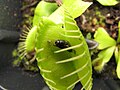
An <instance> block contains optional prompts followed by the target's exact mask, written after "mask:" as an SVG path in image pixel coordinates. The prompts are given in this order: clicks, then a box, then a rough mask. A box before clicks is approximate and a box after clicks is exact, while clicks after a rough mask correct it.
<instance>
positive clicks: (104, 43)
mask: <svg viewBox="0 0 120 90" xmlns="http://www.w3.org/2000/svg"><path fill="white" fill-rule="evenodd" d="M94 38H95V39H94V40H95V41H96V42H98V43H99V46H98V49H105V48H108V47H111V46H115V45H116V41H115V40H114V39H113V38H111V37H110V36H109V34H108V33H107V32H106V31H105V30H104V29H103V28H98V30H97V31H96V32H95V34H94Z"/></svg>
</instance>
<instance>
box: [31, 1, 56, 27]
mask: <svg viewBox="0 0 120 90" xmlns="http://www.w3.org/2000/svg"><path fill="white" fill-rule="evenodd" d="M57 8H58V6H57V4H56V3H49V2H45V1H40V2H39V4H38V5H37V7H36V8H35V13H34V18H33V26H35V25H38V24H39V20H40V18H41V17H43V16H49V15H50V14H52V13H53V12H54V11H55V10H56V9H57Z"/></svg>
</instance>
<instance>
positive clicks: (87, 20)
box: [21, 0, 120, 79]
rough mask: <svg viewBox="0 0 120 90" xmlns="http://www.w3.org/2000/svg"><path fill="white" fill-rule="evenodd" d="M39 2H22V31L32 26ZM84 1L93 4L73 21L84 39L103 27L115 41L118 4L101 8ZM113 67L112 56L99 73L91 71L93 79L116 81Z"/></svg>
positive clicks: (118, 14) (119, 14) (36, 0)
mask: <svg viewBox="0 0 120 90" xmlns="http://www.w3.org/2000/svg"><path fill="white" fill-rule="evenodd" d="M39 1H40V0H23V7H22V8H21V11H22V14H23V22H22V24H21V29H22V30H24V29H25V27H26V26H27V27H30V26H32V18H33V16H34V10H35V6H36V5H37V4H38V2H39ZM85 1H92V2H93V4H92V5H91V6H90V7H89V8H88V9H87V10H86V11H85V12H84V13H83V14H82V15H81V16H80V17H78V18H76V19H75V20H76V22H77V24H78V26H79V28H80V30H81V31H82V32H83V35H84V37H87V34H88V33H90V34H91V35H92V38H93V35H94V33H95V31H96V30H97V28H98V27H103V28H105V30H106V31H107V32H108V33H109V35H110V36H111V37H112V38H114V39H115V40H116V39H117V37H118V22H119V21H120V4H117V5H115V6H102V5H101V4H99V3H98V2H97V1H96V0H85ZM115 67H116V63H115V60H114V56H113V57H112V59H111V60H110V62H109V63H108V64H107V65H106V66H105V67H104V70H103V71H102V72H101V73H97V72H95V71H93V77H96V78H103V79H108V78H114V79H117V77H116V73H115V69H116V68H115Z"/></svg>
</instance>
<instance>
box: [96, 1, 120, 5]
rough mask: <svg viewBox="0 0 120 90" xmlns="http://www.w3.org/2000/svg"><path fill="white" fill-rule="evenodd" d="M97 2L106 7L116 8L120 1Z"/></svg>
mask: <svg viewBox="0 0 120 90" xmlns="http://www.w3.org/2000/svg"><path fill="white" fill-rule="evenodd" d="M97 1H98V2H99V3H100V4H102V5H104V6H114V5H116V4H118V3H119V1H118V0H97Z"/></svg>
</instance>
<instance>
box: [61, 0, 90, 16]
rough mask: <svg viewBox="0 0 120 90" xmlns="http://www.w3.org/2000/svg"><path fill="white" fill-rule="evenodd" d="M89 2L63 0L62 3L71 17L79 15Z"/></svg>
mask: <svg viewBox="0 0 120 90" xmlns="http://www.w3.org/2000/svg"><path fill="white" fill-rule="evenodd" d="M91 4H92V2H84V1H82V0H70V1H69V0H63V5H64V6H66V7H67V10H68V12H69V13H70V14H71V16H72V17H73V18H77V17H78V16H80V15H81V14H82V13H83V12H85V10H86V9H87V8H88V7H89V6H90V5H91ZM73 7H74V8H73Z"/></svg>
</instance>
